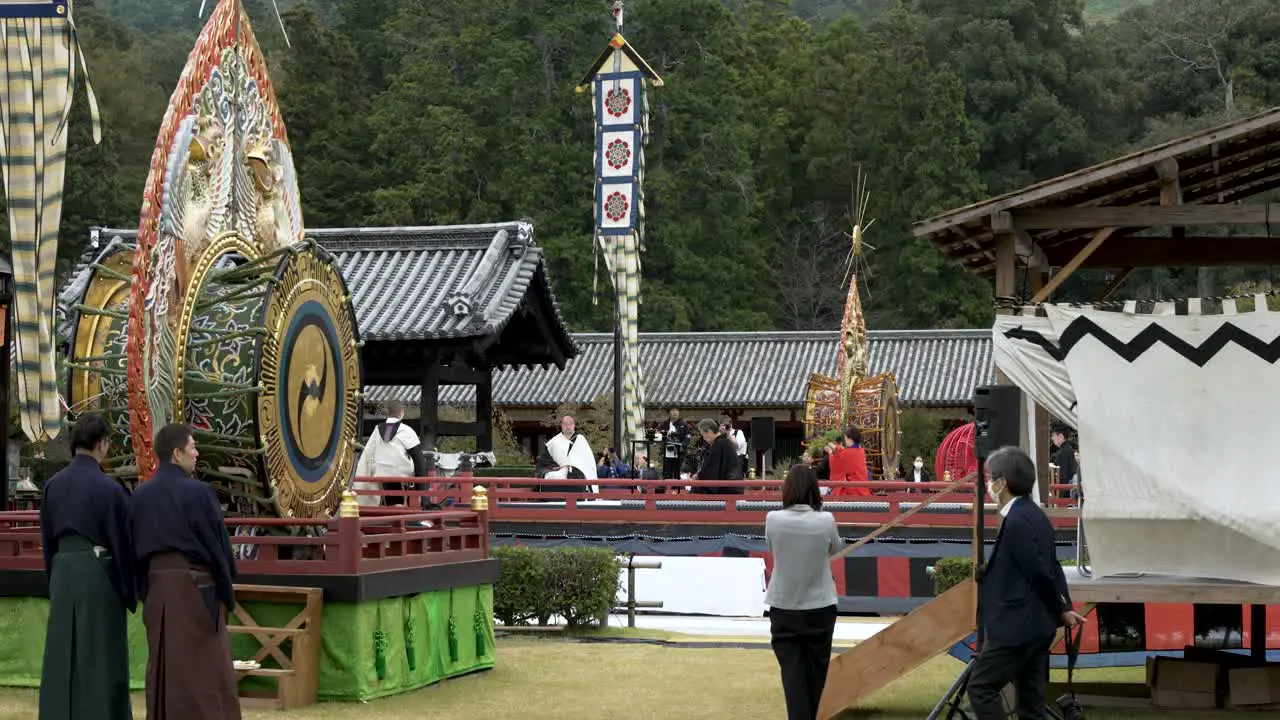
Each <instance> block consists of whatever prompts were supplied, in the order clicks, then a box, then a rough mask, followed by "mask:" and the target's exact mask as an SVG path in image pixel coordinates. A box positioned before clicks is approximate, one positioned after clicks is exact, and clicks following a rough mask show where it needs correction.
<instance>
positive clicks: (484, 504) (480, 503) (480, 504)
mask: <svg viewBox="0 0 1280 720" xmlns="http://www.w3.org/2000/svg"><path fill="white" fill-rule="evenodd" d="M471 509H472V510H474V511H476V512H480V511H488V510H489V491H488V490H486V489H485V487H484V486H483V485H477V486H475V487H474V488H472V490H471Z"/></svg>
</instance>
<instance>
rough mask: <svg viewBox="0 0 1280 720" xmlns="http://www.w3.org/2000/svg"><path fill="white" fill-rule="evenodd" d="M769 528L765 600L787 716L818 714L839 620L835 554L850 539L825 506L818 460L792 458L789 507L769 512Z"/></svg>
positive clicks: (786, 486)
mask: <svg viewBox="0 0 1280 720" xmlns="http://www.w3.org/2000/svg"><path fill="white" fill-rule="evenodd" d="M764 536H765V542H767V543H768V544H769V550H770V551H771V552H772V553H773V575H772V576H771V577H770V578H769V587H768V589H767V590H766V591H765V596H764V602H765V605H768V606H769V629H770V634H771V636H772V645H773V654H774V655H775V656H776V657H777V658H778V665H779V666H780V667H781V669H782V693H783V695H784V696H785V697H786V701H787V720H814V718H816V717H817V716H818V703H819V701H820V700H821V699H822V688H823V686H824V685H825V684H826V682H827V665H828V664H830V662H831V638H832V635H833V634H834V633H835V628H836V583H835V580H834V579H833V578H832V576H831V561H830V560H829V558H830V556H831V555H832V554H833V553H835V552H838V551H839V550H840V548H841V547H842V546H843V544H844V541H843V540H841V539H840V532H839V530H838V529H837V528H836V520H835V517H833V516H832V515H831V513H829V512H823V511H822V496H821V494H820V493H819V491H818V476H817V474H816V473H815V472H814V471H813V468H811V467H809V466H807V465H794V466H792V468H791V471H790V472H788V473H787V479H786V480H785V481H783V483H782V509H781V510H774V511H773V512H771V513H769V515H768V516H767V517H766V519H765V523H764Z"/></svg>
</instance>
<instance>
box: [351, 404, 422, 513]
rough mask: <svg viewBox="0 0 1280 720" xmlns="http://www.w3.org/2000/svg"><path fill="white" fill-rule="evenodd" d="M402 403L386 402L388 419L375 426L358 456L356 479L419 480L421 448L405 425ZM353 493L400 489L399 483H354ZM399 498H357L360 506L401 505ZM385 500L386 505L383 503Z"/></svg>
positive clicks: (415, 435) (411, 431) (373, 496)
mask: <svg viewBox="0 0 1280 720" xmlns="http://www.w3.org/2000/svg"><path fill="white" fill-rule="evenodd" d="M403 421H404V403H402V402H400V401H399V400H392V401H391V402H389V403H387V419H386V420H383V421H382V422H380V423H378V426H377V427H376V428H374V430H373V434H371V435H370V436H369V441H368V442H367V443H365V446H364V450H363V451H362V452H361V453H360V462H359V463H357V464H356V477H375V478H376V477H398V478H403V477H422V452H421V450H422V447H421V443H420V441H419V440H418V433H416V432H414V431H413V428H411V427H409V426H408V425H405V424H404V422H403ZM351 486H352V487H353V488H354V489H355V490H356V491H360V490H377V489H379V488H383V489H386V490H400V489H403V486H404V484H403V483H398V482H388V483H375V482H353V483H352V484H351ZM404 500H405V499H404V496H400V495H360V496H359V497H358V498H357V502H359V503H360V504H361V505H383V504H386V505H403V504H405V502H404ZM384 501H385V502H384Z"/></svg>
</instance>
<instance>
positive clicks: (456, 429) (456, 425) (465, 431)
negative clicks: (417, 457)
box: [436, 420, 484, 437]
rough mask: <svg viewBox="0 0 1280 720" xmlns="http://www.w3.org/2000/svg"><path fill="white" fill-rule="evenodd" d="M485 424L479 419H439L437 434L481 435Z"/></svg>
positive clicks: (452, 435) (453, 435) (449, 435)
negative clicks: (463, 420)
mask: <svg viewBox="0 0 1280 720" xmlns="http://www.w3.org/2000/svg"><path fill="white" fill-rule="evenodd" d="M483 425H484V423H481V422H479V421H473V422H461V421H458V420H438V421H436V435H437V436H438V437H479V436H480V435H481V434H482V433H483V431H484V427H483Z"/></svg>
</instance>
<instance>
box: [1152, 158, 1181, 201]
mask: <svg viewBox="0 0 1280 720" xmlns="http://www.w3.org/2000/svg"><path fill="white" fill-rule="evenodd" d="M1156 177H1158V178H1160V204H1161V205H1165V206H1168V205H1181V204H1182V183H1181V181H1180V178H1179V176H1178V161H1177V160H1175V159H1174V158H1171V157H1167V158H1164V159H1162V160H1160V161H1159V162H1157V163H1156Z"/></svg>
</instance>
